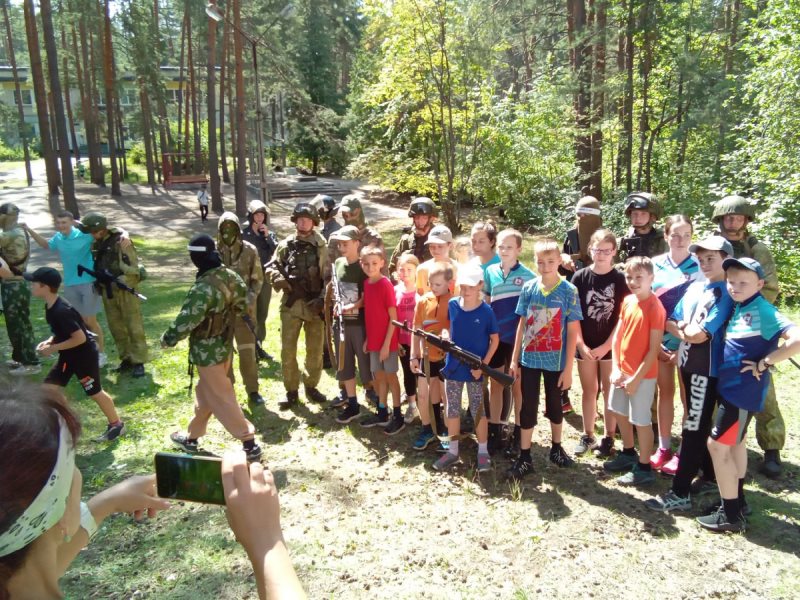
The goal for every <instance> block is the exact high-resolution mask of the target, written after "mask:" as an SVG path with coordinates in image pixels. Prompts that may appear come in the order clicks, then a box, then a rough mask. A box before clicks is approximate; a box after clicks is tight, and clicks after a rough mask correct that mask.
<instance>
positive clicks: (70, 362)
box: [44, 343, 103, 396]
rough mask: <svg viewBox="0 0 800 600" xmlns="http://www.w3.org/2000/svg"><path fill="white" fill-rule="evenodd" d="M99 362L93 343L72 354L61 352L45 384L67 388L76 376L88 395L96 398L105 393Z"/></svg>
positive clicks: (80, 347)
mask: <svg viewBox="0 0 800 600" xmlns="http://www.w3.org/2000/svg"><path fill="white" fill-rule="evenodd" d="M98 360H99V357H98V354H97V348H96V347H95V345H94V344H92V343H89V344H85V345H84V346H79V347H78V348H76V349H74V350H73V351H72V352H67V353H65V352H60V353H59V354H58V362H57V363H56V364H55V365H53V368H52V369H50V372H49V373H48V374H47V376H46V377H45V378H44V382H45V383H49V384H52V385H57V386H60V387H67V384H68V383H69V380H70V379H72V376H73V375H75V377H77V378H78V381H80V383H81V385H82V386H83V391H84V392H86V395H87V396H94V395H95V394H98V393H100V392H102V391H103V387H102V386H101V384H100V365H99V362H98Z"/></svg>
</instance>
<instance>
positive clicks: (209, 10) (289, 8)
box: [206, 3, 294, 204]
mask: <svg viewBox="0 0 800 600" xmlns="http://www.w3.org/2000/svg"><path fill="white" fill-rule="evenodd" d="M293 13H294V5H293V4H291V3H289V4H287V5H286V6H284V7H283V8H282V9H281V12H280V13H278V16H277V17H275V19H274V20H273V21H272V23H270V24H269V25H268V26H267V28H266V29H265V30H264V33H263V34H262V35H261V37H258V38H254V37H253V36H251V35H249V34H248V33H247V32H246V31H244V30H243V29H242V28H241V27H238V26H237V25H236V24H235V23H234V22H232V21H231V20H230V19H226V18H225V15H223V14H222V13H221V12H220V10H219V9H218V8H217V7H216V5H214V4H211V3H209V4H207V5H206V14H207V15H208V16H209V18H211V19H214V20H215V21H217V22H220V21H225V22H226V23H228V25H230V26H231V27H233V28H234V29H235V30H236V31H237V32H238V33H239V35H241V36H242V37H243V38H244V39H246V40H247V42H248V43H249V44H250V49H251V52H252V56H253V78H254V82H253V84H254V85H253V87H254V88H255V90H254V91H255V95H256V144H257V145H258V174H259V184H260V186H261V201H262V202H263V203H264V204H269V201H270V194H269V188H268V187H267V174H266V170H265V168H264V162H265V161H264V132H263V129H262V113H261V92H260V88H259V84H258V52H257V47H258V44H260V43H262V38H263V37H264V36H265V35H266V34H267V33H268V32H269V30H270V29H272V27H273V26H274V25H275V23H277V22H278V21H279V20H280V19H284V18H286V17H288V16H290V15H292V14H293ZM239 135H241V132H239Z"/></svg>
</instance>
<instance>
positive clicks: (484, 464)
mask: <svg viewBox="0 0 800 600" xmlns="http://www.w3.org/2000/svg"><path fill="white" fill-rule="evenodd" d="M476 469H477V470H478V473H486V472H487V471H491V470H492V459H491V458H489V455H488V454H481V453H480V452H479V453H478V466H477V467H476Z"/></svg>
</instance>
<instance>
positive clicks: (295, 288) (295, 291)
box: [264, 256, 306, 307]
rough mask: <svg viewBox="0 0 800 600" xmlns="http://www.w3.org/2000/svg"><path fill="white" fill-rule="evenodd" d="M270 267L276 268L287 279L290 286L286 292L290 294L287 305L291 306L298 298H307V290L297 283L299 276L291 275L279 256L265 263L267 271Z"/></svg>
mask: <svg viewBox="0 0 800 600" xmlns="http://www.w3.org/2000/svg"><path fill="white" fill-rule="evenodd" d="M268 269H274V270H276V271H277V272H278V273H279V274H280V276H281V277H283V278H284V279H285V280H286V283H287V284H288V286H289V289H288V290H286V292H284V293H285V294H288V298H287V300H286V306H287V307H291V306H292V304H294V303H295V302H297V301H298V300H305V299H306V293H305V290H303V289H301V288H300V286H299V285H297V278H296V277H292V276H291V275H289V273H288V272H287V271H286V268H285V267H284V266H283V265H282V264H281V263H280V261H279V260H278V257H277V256H276V257H275V258H273V259H272V260H271V261H269V262H268V263H267V264H266V265H264V270H265V271H266V270H268Z"/></svg>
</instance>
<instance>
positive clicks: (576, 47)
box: [567, 0, 592, 193]
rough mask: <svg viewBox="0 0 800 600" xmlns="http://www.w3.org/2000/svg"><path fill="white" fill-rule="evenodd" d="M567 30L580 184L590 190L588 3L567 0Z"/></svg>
mask: <svg viewBox="0 0 800 600" xmlns="http://www.w3.org/2000/svg"><path fill="white" fill-rule="evenodd" d="M567 11H568V13H567V14H568V16H567V32H568V34H569V37H570V42H571V43H570V46H571V52H570V54H571V56H572V71H573V75H574V78H575V84H576V86H577V89H576V90H575V93H574V98H573V103H574V109H575V125H576V127H577V130H578V134H577V136H576V138H575V162H576V164H577V166H578V170H579V172H580V175H579V176H578V187H579V188H580V190H581V192H582V193H588V191H589V187H590V184H591V179H592V141H591V140H592V135H591V134H592V132H591V114H590V112H591V88H592V46H591V44H589V43H588V40H587V37H588V36H587V19H586V4H585V2H584V0H567Z"/></svg>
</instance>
